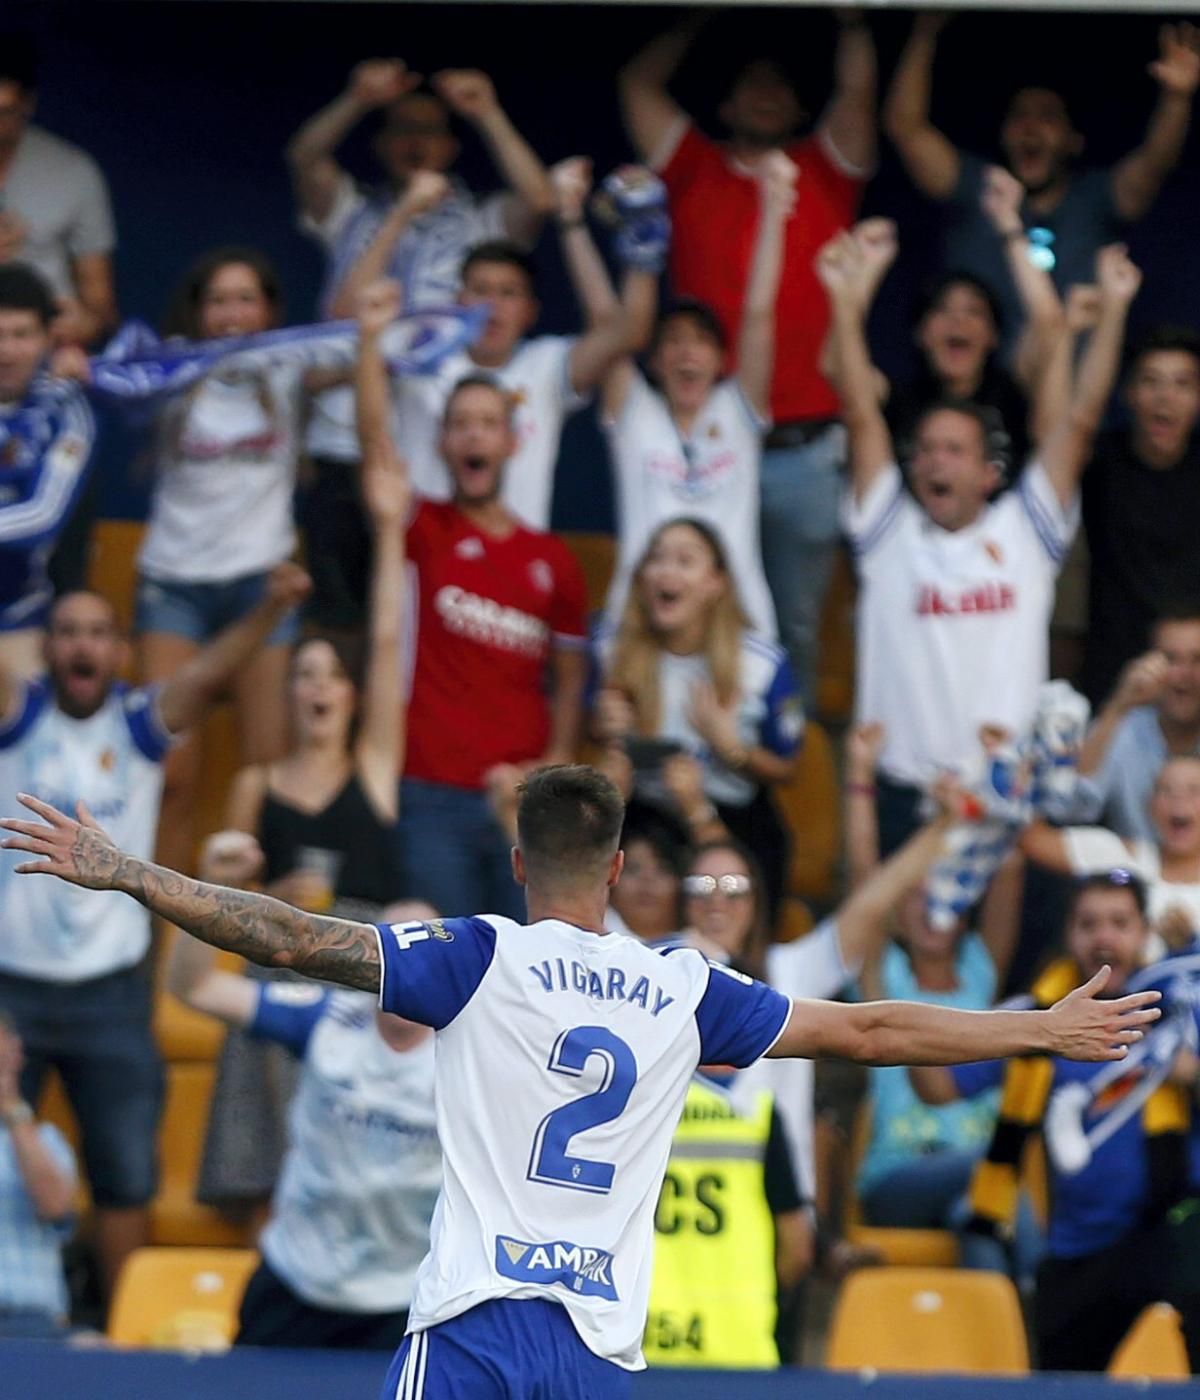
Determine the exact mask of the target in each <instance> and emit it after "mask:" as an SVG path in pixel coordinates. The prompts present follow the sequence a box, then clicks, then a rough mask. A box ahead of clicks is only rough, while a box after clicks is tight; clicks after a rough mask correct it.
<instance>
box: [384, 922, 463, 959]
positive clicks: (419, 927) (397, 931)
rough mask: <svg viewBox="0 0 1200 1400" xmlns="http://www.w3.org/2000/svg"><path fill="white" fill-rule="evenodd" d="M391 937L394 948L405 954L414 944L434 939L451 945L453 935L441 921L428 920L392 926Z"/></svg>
mask: <svg viewBox="0 0 1200 1400" xmlns="http://www.w3.org/2000/svg"><path fill="white" fill-rule="evenodd" d="M391 934H392V937H393V938H394V939H395V940H396V946H397V947H398V948H400V949H401V951H402V952H405V953H407V952H408V950H409V949H410V948H411V947H412V946H413V944H414V943H427V942H428V941H429V939H431V938H436V939H437V941H438V942H439V943H453V942H454V934H453V933H451V931H450V930H449V929H448V928H447V927H446V925H445V924H444V923H443V922H442V920H441V919H430V921H429V922H428V923H411V924H392V925H391Z"/></svg>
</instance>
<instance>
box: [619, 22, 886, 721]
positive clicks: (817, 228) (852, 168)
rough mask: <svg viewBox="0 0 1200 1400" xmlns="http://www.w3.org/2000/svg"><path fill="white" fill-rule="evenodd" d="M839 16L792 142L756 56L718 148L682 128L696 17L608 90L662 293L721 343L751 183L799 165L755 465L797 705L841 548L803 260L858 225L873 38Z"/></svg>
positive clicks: (828, 395)
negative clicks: (783, 162)
mask: <svg viewBox="0 0 1200 1400" xmlns="http://www.w3.org/2000/svg"><path fill="white" fill-rule="evenodd" d="M835 13H836V15H837V17H838V20H839V25H840V31H839V38H838V45H837V53H836V56H835V59H834V73H835V80H834V92H833V97H832V99H831V100H830V103H829V105H828V107H827V108H826V109H825V112H824V113H823V115H822V116H821V119H820V121H819V122H818V123H817V126H816V128H815V129H814V130H813V131H812V132H811V133H810V134H808V135H807V136H805V137H803V138H798V137H797V135H796V131H797V128H798V127H799V125H800V124H801V122H802V120H803V118H804V115H805V114H804V110H803V108H802V106H801V104H800V101H799V99H798V97H797V95H796V92H795V89H794V88H793V87H792V85H791V82H790V81H789V79H788V78H787V77H786V75H785V74H784V73H783V71H782V70H781V69H780V68H779V66H778V65H777V64H776V63H775V62H774V61H772V60H767V59H759V60H756V61H755V62H752V63H749V64H747V65H746V67H744V68H743V69H742V70H741V72H740V73H739V74H738V75H737V76H736V78H735V79H734V82H733V86H732V87H731V88H730V91H729V95H728V97H727V98H726V100H725V101H724V103H723V104H722V105H721V108H720V115H721V120H722V121H723V122H724V123H725V125H726V127H727V128H728V130H729V139H728V141H727V142H725V143H724V144H721V145H719V144H717V143H716V142H714V141H710V140H709V139H708V137H706V136H704V135H703V134H702V133H701V132H700V131H699V130H698V128H697V127H696V126H694V125H693V124H692V122H691V121H690V119H689V118H688V117H687V115H686V114H685V113H684V112H683V111H682V109H681V108H680V107H679V106H678V104H677V103H676V102H675V100H674V99H673V98H672V97H671V96H670V94H669V93H668V92H667V84H668V83H669V81H670V80H671V78H672V76H673V75H674V73H675V71H676V69H677V68H678V67H679V65H680V63H681V62H682V60H683V57H684V54H685V53H686V51H687V49H688V46H689V45H690V43H691V41H692V38H693V37H694V35H695V33H696V30H697V27H698V26H697V22H695V21H693V22H690V23H688V24H686V25H684V26H682V27H680V28H678V29H675V30H672V31H671V32H670V33H668V34H664V35H662V36H660V37H659V38H657V39H655V40H654V42H653V43H651V44H650V45H649V46H648V47H647V48H645V49H643V50H642V52H641V53H640V54H638V55H637V57H636V58H634V59H633V60H632V62H630V63H629V64H628V66H627V67H626V68H625V69H624V71H623V72H622V73H621V76H620V82H619V86H620V93H621V103H622V107H623V109H624V113H625V123H626V126H627V127H628V130H629V133H630V136H631V138H632V140H633V144H634V146H635V147H636V148H637V149H638V151H639V153H640V155H641V157H642V159H643V160H645V161H646V162H647V163H648V164H650V165H651V166H653V168H654V169H655V170H656V171H657V172H658V174H659V175H660V176H661V177H662V179H663V181H664V182H665V184H666V186H667V190H668V193H669V196H670V201H671V217H672V221H673V224H674V229H675V234H674V238H673V241H672V247H671V269H670V271H671V279H672V283H673V286H674V291H675V293H676V294H677V295H679V296H689V297H699V298H700V299H702V300H704V301H707V302H708V303H709V304H710V305H711V306H712V308H713V310H714V311H715V312H716V313H717V316H718V317H719V319H720V321H721V323H722V325H723V326H724V328H725V333H726V336H727V337H728V339H729V343H730V344H733V343H735V341H736V332H737V326H738V323H739V321H740V318H741V306H742V298H743V295H744V292H745V286H746V274H747V270H748V267H749V261H750V250H751V248H752V246H753V243H754V236H755V232H756V229H757V225H758V211H759V198H758V184H757V180H756V173H755V172H756V170H757V167H758V166H759V165H760V164H761V162H762V160H763V158H764V157H765V156H766V155H767V153H768V152H769V151H771V150H773V149H776V148H781V149H783V150H784V151H786V152H787V154H788V156H789V157H790V158H791V159H792V160H793V161H794V162H795V163H796V165H797V166H798V167H799V178H798V180H797V183H796V212H795V215H794V217H793V218H791V219H790V220H789V221H788V225H787V243H786V248H785V252H784V264H783V276H782V278H781V279H780V284H779V298H778V301H777V303H776V315H775V324H776V327H777V330H776V353H775V375H774V382H773V384H772V391H771V414H772V419H773V422H774V426H773V427H772V429H771V431H770V433H769V435H768V437H767V440H766V452H765V453H764V456H763V464H762V547H763V556H764V563H765V565H766V571H767V581H768V583H769V584H770V587H771V593H772V595H773V597H774V600H775V610H776V613H777V614H778V620H779V635H780V640H781V641H782V642H783V643H784V645H785V646H786V647H787V648H788V651H789V653H790V655H791V658H792V664H793V666H794V667H795V670H796V674H797V676H798V677H799V678H800V682H801V685H802V686H803V688H804V690H805V693H806V696H807V697H808V698H811V694H812V672H813V666H814V661H815V651H816V641H817V630H818V625H819V622H820V612H821V602H822V599H823V598H824V594H825V586H826V583H827V582H828V578H829V571H830V568H831V566H832V563H833V558H834V550H835V548H836V544H837V538H838V522H837V501H838V491H839V484H840V483H839V470H840V468H841V465H842V462H843V460H844V456H845V433H844V431H843V429H842V427H841V425H840V424H839V423H838V421H837V414H838V400H837V395H836V394H835V393H834V391H833V389H832V388H831V386H830V385H829V383H828V382H827V381H826V380H825V378H824V377H823V376H822V375H821V373H820V370H819V369H818V365H817V361H818V357H819V355H820V350H821V345H822V342H823V341H824V339H825V332H826V330H827V328H828V324H829V306H828V302H827V300H826V297H825V293H824V291H823V289H822V287H821V285H820V283H819V282H818V281H817V277H816V273H815V272H814V270H813V264H814V261H815V259H816V255H817V251H818V249H819V248H820V247H821V246H822V244H823V243H825V242H826V241H827V240H828V239H830V238H832V237H833V236H834V235H835V234H837V233H838V232H840V231H841V230H842V229H844V228H847V227H848V226H849V225H850V224H852V223H853V222H854V219H855V216H856V212H857V209H858V202H859V196H860V194H861V192H862V186H863V182H864V181H865V180H866V178H867V175H868V174H869V173H870V170H871V167H872V165H873V163H874V159H875V136H876V117H875V48H874V43H873V41H872V39H871V34H870V31H869V29H868V28H867V26H866V25H865V23H863V21H862V19H861V17H859V16H858V15H857V14H855V13H853V12H845V11H837V12H835Z"/></svg>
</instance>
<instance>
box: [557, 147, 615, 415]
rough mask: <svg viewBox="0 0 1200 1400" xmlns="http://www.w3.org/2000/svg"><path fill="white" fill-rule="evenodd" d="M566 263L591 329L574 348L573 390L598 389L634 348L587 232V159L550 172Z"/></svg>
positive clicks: (567, 162) (589, 174)
mask: <svg viewBox="0 0 1200 1400" xmlns="http://www.w3.org/2000/svg"><path fill="white" fill-rule="evenodd" d="M550 182H551V184H552V186H553V187H554V199H555V214H556V217H557V219H558V236H559V241H560V245H561V247H562V255H563V262H564V263H565V264H566V267H567V272H568V273H569V275H570V278H571V286H572V287H573V288H574V291H575V298H576V300H577V301H578V302H579V305H580V308H581V310H582V311H583V316H584V321H585V323H586V329H585V331H584V333H583V334H582V335H581V336H580V337H579V338H578V339H577V340H576V341H575V344H574V345H573V346H572V347H571V360H570V375H571V387H572V389H574V390H575V391H576V393H581V394H582V393H586V392H588V391H589V390H591V389H594V388H595V387H596V385H597V384H599V383H600V382H601V380H602V379H603V378H604V376H605V375H606V374H607V373H608V371H609V370H610V369H611V368H612V366H613V365H614V364H615V363H616V361H617V360H618V359H619V358H620V356H621V355H623V354H624V353H625V352H626V351H627V350H628V349H629V348H630V346H629V330H628V326H627V324H626V319H625V310H624V307H623V306H622V304H621V302H620V301H619V300H618V298H617V293H616V291H615V289H614V288H613V284H612V279H611V278H610V277H609V275H608V268H607V267H605V265H604V259H603V258H602V257H601V256H600V251H599V249H598V248H597V247H596V244H595V242H594V241H593V239H592V235H591V233H590V231H589V229H588V224H587V217H586V214H585V207H586V204H587V197H588V194H589V193H590V192H591V188H592V163H591V161H590V160H588V159H587V158H586V157H585V156H572V157H571V158H570V159H569V160H564V161H560V162H559V163H558V164H557V165H556V166H554V168H553V169H552V170H551V171H550Z"/></svg>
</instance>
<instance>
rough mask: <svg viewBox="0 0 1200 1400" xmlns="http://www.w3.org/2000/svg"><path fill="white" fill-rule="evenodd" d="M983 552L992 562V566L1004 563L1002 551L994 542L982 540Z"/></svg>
mask: <svg viewBox="0 0 1200 1400" xmlns="http://www.w3.org/2000/svg"><path fill="white" fill-rule="evenodd" d="M983 552H984V553H985V554H986V555H987V557H988V558H989V559H990V560H991V561H992V563H993V564H1003V563H1004V551H1003V550H1002V549H1001V548H1000V546H999V545H998V544H997V543H996V541H995V540H984V542H983Z"/></svg>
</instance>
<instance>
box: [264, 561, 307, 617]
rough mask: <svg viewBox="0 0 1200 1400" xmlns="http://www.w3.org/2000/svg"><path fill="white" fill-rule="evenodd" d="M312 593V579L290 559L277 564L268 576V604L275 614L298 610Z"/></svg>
mask: <svg viewBox="0 0 1200 1400" xmlns="http://www.w3.org/2000/svg"><path fill="white" fill-rule="evenodd" d="M311 592H312V579H311V578H309V576H308V575H307V574H306V573H305V572H304V570H303V569H302V568H301V567H300V565H299V564H293V563H292V561H291V560H290V559H285V560H284V562H283V563H282V564H276V565H275V567H274V568H273V569H272V570H271V572H270V573H269V574H268V575H267V597H266V602H267V605H268V607H270V608H272V609H273V610H274V611H275V612H287V611H288V610H289V609H290V608H298V607H299V606H300V604H301V603H303V602H304V600H305V598H307V597H308V595H309V594H310V593H311Z"/></svg>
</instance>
